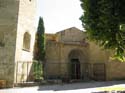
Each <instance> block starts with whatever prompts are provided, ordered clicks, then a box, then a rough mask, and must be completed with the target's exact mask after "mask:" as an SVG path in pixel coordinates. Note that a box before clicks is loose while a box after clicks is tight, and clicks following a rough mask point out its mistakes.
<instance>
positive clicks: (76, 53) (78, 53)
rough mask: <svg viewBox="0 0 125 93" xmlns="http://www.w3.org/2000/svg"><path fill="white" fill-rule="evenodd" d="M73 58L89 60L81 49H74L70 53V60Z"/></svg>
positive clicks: (83, 60) (81, 60) (82, 60)
mask: <svg viewBox="0 0 125 93" xmlns="http://www.w3.org/2000/svg"><path fill="white" fill-rule="evenodd" d="M71 59H78V60H79V61H80V63H82V62H87V58H86V56H85V54H84V52H83V51H82V50H80V49H72V50H71V51H70V52H69V54H68V60H69V61H70V60H71Z"/></svg>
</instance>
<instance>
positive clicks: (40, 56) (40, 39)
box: [35, 17, 45, 61]
mask: <svg viewBox="0 0 125 93" xmlns="http://www.w3.org/2000/svg"><path fill="white" fill-rule="evenodd" d="M44 33H45V28H44V21H43V18H41V17H40V18H39V24H38V28H37V34H36V50H37V53H36V56H35V59H36V60H39V61H43V60H44V59H45V34H44Z"/></svg>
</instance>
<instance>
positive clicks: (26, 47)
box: [23, 32, 31, 51]
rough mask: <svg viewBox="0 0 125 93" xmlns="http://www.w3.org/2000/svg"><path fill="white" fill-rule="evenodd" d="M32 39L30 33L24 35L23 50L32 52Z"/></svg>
mask: <svg viewBox="0 0 125 93" xmlns="http://www.w3.org/2000/svg"><path fill="white" fill-rule="evenodd" d="M30 39H31V35H30V34H29V33H28V32H25V33H24V37H23V49H24V50H27V51H29V50H30Z"/></svg>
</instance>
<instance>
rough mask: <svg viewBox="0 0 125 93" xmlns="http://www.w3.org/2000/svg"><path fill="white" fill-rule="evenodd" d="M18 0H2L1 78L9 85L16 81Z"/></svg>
mask: <svg viewBox="0 0 125 93" xmlns="http://www.w3.org/2000/svg"><path fill="white" fill-rule="evenodd" d="M18 6H19V1H18V0H9V1H8V0H1V1H0V34H1V35H3V38H2V40H0V43H1V45H0V80H6V81H7V87H12V86H13V82H14V64H15V63H14V60H15V58H14V57H15V46H16V30H17V19H18V9H19V8H18Z"/></svg>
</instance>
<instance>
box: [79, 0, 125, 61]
mask: <svg viewBox="0 0 125 93" xmlns="http://www.w3.org/2000/svg"><path fill="white" fill-rule="evenodd" d="M80 1H81V7H82V9H83V10H84V14H83V15H82V16H81V18H80V20H81V21H82V23H83V27H84V28H85V29H86V32H87V34H88V38H89V39H90V40H93V41H96V42H97V43H98V44H99V45H100V46H102V47H104V48H105V49H112V50H115V54H114V57H115V58H117V59H118V60H120V61H124V49H125V38H124V37H125V36H124V35H125V29H124V30H122V29H120V26H122V24H125V12H124V11H125V6H124V5H125V0H80Z"/></svg>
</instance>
